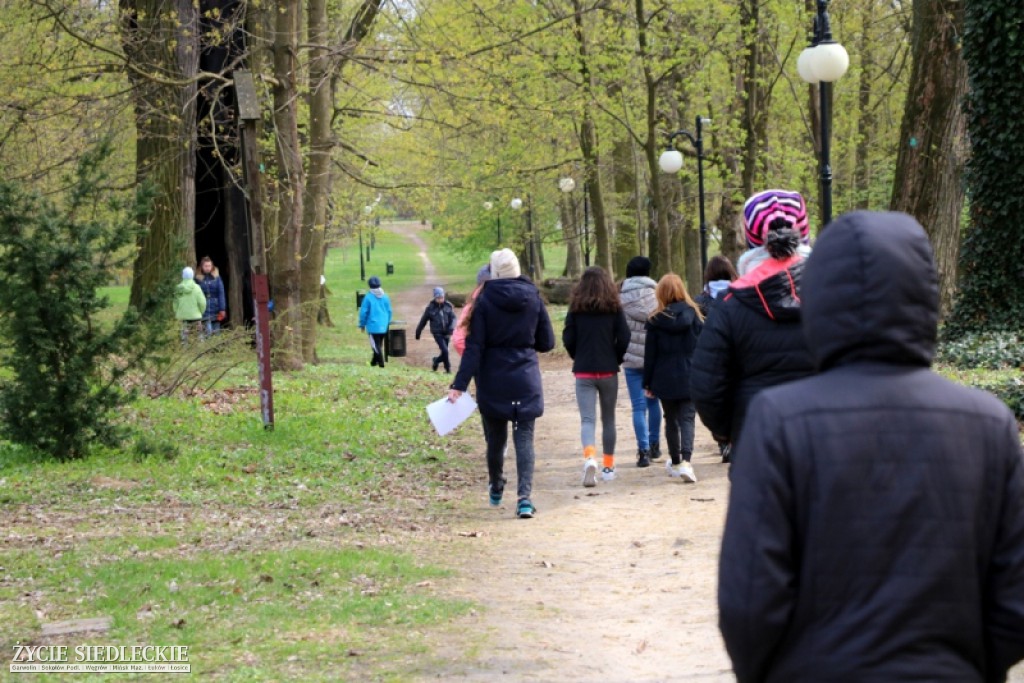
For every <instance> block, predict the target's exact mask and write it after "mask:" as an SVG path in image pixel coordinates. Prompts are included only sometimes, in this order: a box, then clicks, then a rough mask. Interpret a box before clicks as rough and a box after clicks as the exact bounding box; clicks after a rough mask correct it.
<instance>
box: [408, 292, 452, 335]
mask: <svg viewBox="0 0 1024 683" xmlns="http://www.w3.org/2000/svg"><path fill="white" fill-rule="evenodd" d="M428 322H429V323H430V334H443V335H445V336H447V337H450V336H451V335H452V333H453V332H455V309H454V308H452V304H451V302H449V301H442V302H441V303H437V301H435V300H431V301H430V303H429V304H427V307H426V308H424V309H423V315H422V316H420V322H419V324H418V325H417V326H416V338H417V339H419V338H420V334H421V333H422V332H423V328H424V327H426V325H427V323H428Z"/></svg>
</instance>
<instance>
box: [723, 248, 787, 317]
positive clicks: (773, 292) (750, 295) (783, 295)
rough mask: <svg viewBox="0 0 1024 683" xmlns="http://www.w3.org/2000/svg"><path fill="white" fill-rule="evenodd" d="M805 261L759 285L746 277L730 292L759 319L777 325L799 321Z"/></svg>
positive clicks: (732, 287)
mask: <svg viewBox="0 0 1024 683" xmlns="http://www.w3.org/2000/svg"><path fill="white" fill-rule="evenodd" d="M803 273H804V261H803V260H802V259H801V260H798V261H796V262H795V263H793V264H792V265H789V266H788V267H786V268H784V269H783V270H781V271H779V272H776V273H773V274H772V275H769V276H767V277H765V278H764V279H762V280H759V281H758V282H755V283H751V282H749V279H750V278H749V277H743V278H740V279H739V280H737V281H736V282H734V283H733V284H732V285H731V286H730V287H729V291H730V292H731V293H732V296H734V297H736V300H737V301H739V302H740V303H741V304H743V305H744V306H746V307H747V308H750V309H751V310H753V311H756V312H757V313H758V315H762V316H764V317H766V318H770V319H772V320H776V321H780V322H782V321H790V320H792V321H796V320H799V319H800V287H801V286H802V285H801V283H802V281H803Z"/></svg>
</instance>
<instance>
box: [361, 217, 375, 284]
mask: <svg viewBox="0 0 1024 683" xmlns="http://www.w3.org/2000/svg"><path fill="white" fill-rule="evenodd" d="M363 213H364V214H366V220H367V221H369V220H370V214H371V213H373V207H372V206H370V205H366V206H364V207H363ZM366 260H367V261H369V260H370V247H366ZM359 279H360V280H366V265H365V263H364V262H363V221H359Z"/></svg>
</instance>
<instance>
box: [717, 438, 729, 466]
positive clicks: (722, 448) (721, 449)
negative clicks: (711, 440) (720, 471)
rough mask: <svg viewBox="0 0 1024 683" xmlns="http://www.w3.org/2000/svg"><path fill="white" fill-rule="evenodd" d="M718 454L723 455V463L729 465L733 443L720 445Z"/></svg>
mask: <svg viewBox="0 0 1024 683" xmlns="http://www.w3.org/2000/svg"><path fill="white" fill-rule="evenodd" d="M718 452H719V453H721V454H722V462H723V463H725V464H728V463H729V459H730V456H731V455H732V442H731V441H728V442H726V443H722V444H719V446H718Z"/></svg>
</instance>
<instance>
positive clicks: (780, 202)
mask: <svg viewBox="0 0 1024 683" xmlns="http://www.w3.org/2000/svg"><path fill="white" fill-rule="evenodd" d="M776 218H783V219H785V220H786V221H788V222H789V224H790V225H792V226H793V228H795V229H796V231H797V232H799V233H800V241H801V242H803V243H804V244H808V243H810V238H811V233H810V225H809V224H808V222H807V204H806V203H805V202H804V198H803V197H801V196H800V193H799V192H792V191H791V190H765V191H764V192H758V193H757V194H755V195H753V196H752V197H751V198H750V199H748V200H747V202H746V203H745V204H744V205H743V228H744V230H745V231H746V233H747V244H748V245H749V246H750V247H751V248H754V247H760V246H764V240H765V237H767V235H768V229H769V227H770V226H771V224H772V221H774V220H775V219H776Z"/></svg>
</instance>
